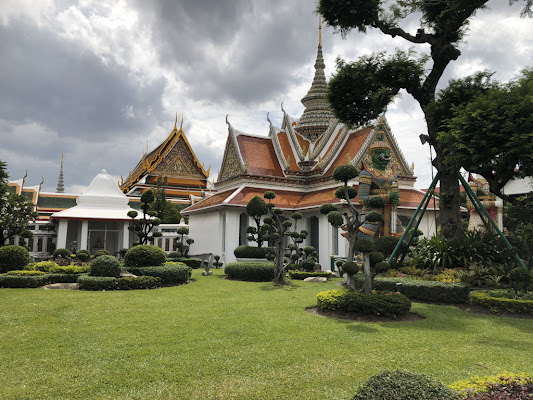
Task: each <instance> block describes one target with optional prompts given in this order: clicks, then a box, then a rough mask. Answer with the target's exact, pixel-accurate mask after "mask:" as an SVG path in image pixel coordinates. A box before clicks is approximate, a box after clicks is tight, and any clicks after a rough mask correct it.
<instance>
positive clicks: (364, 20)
mask: <svg viewBox="0 0 533 400" xmlns="http://www.w3.org/2000/svg"><path fill="white" fill-rule="evenodd" d="M380 3H381V1H380V0H370V1H364V2H362V1H357V0H350V1H341V0H337V1H331V0H330V1H319V2H318V6H317V11H318V12H319V13H320V14H322V16H323V17H324V19H325V20H326V21H328V24H329V25H330V26H332V27H334V28H338V29H340V30H341V32H343V34H346V33H348V32H349V31H350V30H351V29H352V28H357V29H358V30H359V31H360V32H366V29H367V26H372V25H374V24H375V23H376V22H377V21H378V16H379V11H380Z"/></svg>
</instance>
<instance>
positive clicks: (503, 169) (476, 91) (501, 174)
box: [435, 69, 533, 201]
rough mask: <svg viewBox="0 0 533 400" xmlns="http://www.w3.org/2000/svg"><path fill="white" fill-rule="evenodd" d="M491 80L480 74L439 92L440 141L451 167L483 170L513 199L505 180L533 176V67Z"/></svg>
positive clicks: (493, 186) (495, 186) (496, 190)
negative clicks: (505, 79) (511, 77)
mask: <svg viewBox="0 0 533 400" xmlns="http://www.w3.org/2000/svg"><path fill="white" fill-rule="evenodd" d="M489 79H490V76H489V74H487V73H479V74H477V75H475V76H473V77H468V78H465V79H460V80H454V81H452V82H451V83H450V86H449V87H448V88H447V89H445V90H443V91H441V92H440V93H439V99H438V101H437V102H436V105H437V107H435V108H436V109H438V110H439V111H440V112H441V118H442V121H443V124H442V125H441V127H440V132H439V140H441V141H442V142H443V143H445V144H446V148H445V156H446V163H447V164H448V165H449V166H450V167H451V168H453V169H459V168H461V167H463V168H464V169H466V170H467V171H470V172H475V173H478V174H480V175H482V176H483V177H484V178H485V179H486V180H487V181H488V182H489V184H490V190H491V192H493V193H495V194H497V195H498V196H499V197H501V198H503V199H505V200H509V201H513V199H512V198H509V197H508V196H506V195H505V193H502V188H503V187H504V186H505V184H506V183H507V182H509V180H511V179H513V178H522V177H525V176H532V175H533V112H532V110H533V69H528V70H524V71H522V74H521V76H520V77H518V78H517V79H515V80H513V81H511V82H508V83H504V84H501V83H498V82H490V80H489ZM446 114H448V115H446Z"/></svg>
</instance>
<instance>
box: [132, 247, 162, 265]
mask: <svg viewBox="0 0 533 400" xmlns="http://www.w3.org/2000/svg"><path fill="white" fill-rule="evenodd" d="M166 258H167V256H166V254H165V252H164V251H163V250H162V249H160V248H159V247H157V246H154V245H151V244H140V245H138V246H134V247H132V248H131V249H129V250H128V251H127V252H126V254H125V255H124V263H125V264H126V266H128V267H157V266H159V265H163V263H164V262H165V260H166Z"/></svg>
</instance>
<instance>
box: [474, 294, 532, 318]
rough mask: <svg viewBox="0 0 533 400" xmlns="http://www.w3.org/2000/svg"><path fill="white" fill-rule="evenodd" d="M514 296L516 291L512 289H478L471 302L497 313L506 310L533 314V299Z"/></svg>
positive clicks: (514, 312)
mask: <svg viewBox="0 0 533 400" xmlns="http://www.w3.org/2000/svg"><path fill="white" fill-rule="evenodd" d="M514 297H515V295H514V293H513V292H510V291H504V290H490V291H487V290H476V291H474V292H472V294H471V295H470V304H474V305H480V306H483V307H487V308H488V309H490V310H491V311H493V312H495V313H498V312H500V311H506V312H510V313H513V314H533V299H530V300H523V299H520V298H514Z"/></svg>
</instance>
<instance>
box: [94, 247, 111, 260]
mask: <svg viewBox="0 0 533 400" xmlns="http://www.w3.org/2000/svg"><path fill="white" fill-rule="evenodd" d="M93 255H94V258H97V257H100V256H108V255H109V251H108V250H105V249H101V250H96V251H95V252H94V254H93Z"/></svg>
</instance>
